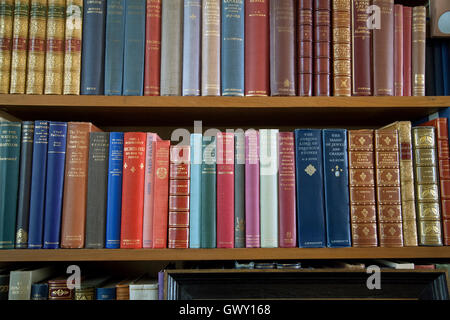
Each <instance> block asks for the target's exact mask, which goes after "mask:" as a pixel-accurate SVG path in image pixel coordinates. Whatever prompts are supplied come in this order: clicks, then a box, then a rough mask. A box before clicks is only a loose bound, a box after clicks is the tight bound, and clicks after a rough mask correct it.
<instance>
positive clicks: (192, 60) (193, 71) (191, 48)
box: [147, 0, 202, 96]
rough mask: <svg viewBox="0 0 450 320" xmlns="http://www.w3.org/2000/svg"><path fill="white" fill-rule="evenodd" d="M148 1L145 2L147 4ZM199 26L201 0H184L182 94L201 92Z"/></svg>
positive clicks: (191, 94) (200, 24) (194, 94)
mask: <svg viewBox="0 0 450 320" xmlns="http://www.w3.org/2000/svg"><path fill="white" fill-rule="evenodd" d="M150 3H151V2H147V5H149V4H150ZM148 10H149V9H147V14H148ZM147 17H148V16H147ZM147 21H148V20H147ZM147 26H148V23H147ZM201 27H202V0H186V1H185V3H184V21H183V96H199V95H200V94H201V92H200V86H201V84H200V83H201V79H200V70H201V69H200V67H201V65H200V62H201V54H200V53H201V48H202V47H201ZM147 30H148V29H147Z"/></svg>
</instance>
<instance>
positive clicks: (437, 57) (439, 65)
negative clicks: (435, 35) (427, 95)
mask: <svg viewBox="0 0 450 320" xmlns="http://www.w3.org/2000/svg"><path fill="white" fill-rule="evenodd" d="M432 41H433V58H434V68H433V77H434V87H435V93H436V95H437V96H443V95H445V89H444V73H443V72H442V71H443V70H444V69H443V61H442V43H441V41H442V40H441V39H433V40H432Z"/></svg>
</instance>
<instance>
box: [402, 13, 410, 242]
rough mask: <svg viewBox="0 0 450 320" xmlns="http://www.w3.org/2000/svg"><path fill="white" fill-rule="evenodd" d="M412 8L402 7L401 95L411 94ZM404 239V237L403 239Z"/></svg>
mask: <svg viewBox="0 0 450 320" xmlns="http://www.w3.org/2000/svg"><path fill="white" fill-rule="evenodd" d="M411 50H412V8H411V7H407V6H404V7H403V95H404V96H407V97H409V96H411V95H412V88H411V84H412V82H411V79H412V78H411V66H412V60H411V59H412V58H411V54H412V52H411ZM405 240H406V239H405Z"/></svg>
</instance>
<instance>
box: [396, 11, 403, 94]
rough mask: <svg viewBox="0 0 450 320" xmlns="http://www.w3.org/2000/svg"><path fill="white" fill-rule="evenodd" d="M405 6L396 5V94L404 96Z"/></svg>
mask: <svg viewBox="0 0 450 320" xmlns="http://www.w3.org/2000/svg"><path fill="white" fill-rule="evenodd" d="M403 43H404V39H403V6H402V5H400V4H396V5H394V57H395V58H394V59H395V60H394V68H395V70H394V95H395V96H397V97H401V96H403V95H404V94H403V91H404V88H403V83H404V81H403V68H404V62H403V61H404V58H403V55H404V53H403Z"/></svg>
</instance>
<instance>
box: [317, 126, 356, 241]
mask: <svg viewBox="0 0 450 320" xmlns="http://www.w3.org/2000/svg"><path fill="white" fill-rule="evenodd" d="M322 139H323V163H324V165H323V166H324V167H323V168H324V190H325V217H326V219H325V220H326V230H327V236H326V238H327V247H331V248H336V247H350V246H351V245H352V243H351V232H350V198H349V186H348V153H347V130H344V129H334V130H333V129H326V130H323V132H322Z"/></svg>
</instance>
